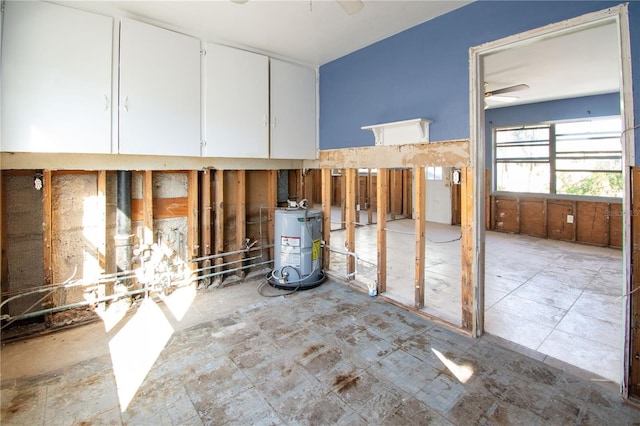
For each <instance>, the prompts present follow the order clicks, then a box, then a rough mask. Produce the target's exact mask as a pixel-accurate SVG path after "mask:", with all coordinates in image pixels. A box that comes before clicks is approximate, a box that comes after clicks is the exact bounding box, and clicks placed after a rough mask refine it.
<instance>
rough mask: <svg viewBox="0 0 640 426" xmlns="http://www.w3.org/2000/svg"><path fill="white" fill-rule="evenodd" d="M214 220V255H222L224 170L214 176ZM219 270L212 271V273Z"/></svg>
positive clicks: (220, 262) (221, 260) (218, 282)
mask: <svg viewBox="0 0 640 426" xmlns="http://www.w3.org/2000/svg"><path fill="white" fill-rule="evenodd" d="M214 194H215V196H214V198H215V220H214V238H215V244H214V249H215V254H220V253H224V170H216V174H215V188H214ZM223 262H224V259H223V258H222V257H219V258H217V259H216V260H215V263H216V265H221V264H222V263H223ZM219 270H220V269H219V268H218V269H214V272H217V271H219ZM222 279H223V278H222V275H218V276H216V279H215V282H216V284H217V285H220V284H221V283H222Z"/></svg>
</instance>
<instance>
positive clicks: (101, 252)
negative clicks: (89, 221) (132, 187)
mask: <svg viewBox="0 0 640 426" xmlns="http://www.w3.org/2000/svg"><path fill="white" fill-rule="evenodd" d="M96 178H97V192H98V216H99V217H98V227H99V228H100V229H102V230H103V232H102V233H101V234H100V241H99V242H98V247H97V248H98V264H99V266H100V269H101V270H102V272H106V271H107V265H106V255H107V172H106V170H100V171H98V173H97V176H96Z"/></svg>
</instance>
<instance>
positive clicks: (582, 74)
mask: <svg viewBox="0 0 640 426" xmlns="http://www.w3.org/2000/svg"><path fill="white" fill-rule="evenodd" d="M616 28H617V27H616V25H615V24H614V23H609V24H606V25H599V26H595V27H590V28H586V29H582V30H580V31H575V32H571V33H568V34H565V35H561V36H557V37H553V38H545V39H541V40H538V41H535V42H533V43H528V44H524V45H523V46H519V47H514V48H509V49H508V50H504V51H502V52H499V53H496V54H492V55H488V56H486V57H485V58H484V71H485V73H484V79H485V82H486V83H487V91H492V90H497V89H500V88H502V87H508V86H513V85H517V84H526V85H528V86H529V88H528V89H525V90H521V91H517V92H513V93H506V94H505V95H507V96H514V97H517V99H512V100H511V101H512V102H509V103H505V102H501V101H500V97H495V98H493V97H489V98H487V99H486V102H487V105H488V107H501V106H510V105H518V104H525V103H532V102H542V101H548V100H551V99H568V98H575V97H579V96H587V95H599V94H604V93H613V92H617V91H619V87H620V67H619V57H620V56H619V53H618V52H619V48H618V35H617V29H616Z"/></svg>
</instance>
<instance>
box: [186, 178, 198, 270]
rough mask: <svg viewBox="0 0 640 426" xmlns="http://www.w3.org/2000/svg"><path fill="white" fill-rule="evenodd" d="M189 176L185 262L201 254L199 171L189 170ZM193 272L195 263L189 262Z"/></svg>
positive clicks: (195, 266) (195, 267)
mask: <svg viewBox="0 0 640 426" xmlns="http://www.w3.org/2000/svg"><path fill="white" fill-rule="evenodd" d="M187 173H188V175H187V182H188V183H187V185H188V189H187V205H188V207H187V212H188V213H187V245H188V248H187V250H186V253H185V259H184V260H185V261H186V262H188V261H189V259H194V258H196V257H198V254H199V253H200V237H199V234H198V194H199V192H200V191H199V190H198V171H197V170H189V171H188V172H187ZM189 267H190V269H191V270H194V269H197V267H198V265H197V264H196V263H195V262H189Z"/></svg>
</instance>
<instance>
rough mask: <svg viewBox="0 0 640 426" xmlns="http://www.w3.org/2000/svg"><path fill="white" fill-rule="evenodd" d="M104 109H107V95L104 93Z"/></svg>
mask: <svg viewBox="0 0 640 426" xmlns="http://www.w3.org/2000/svg"><path fill="white" fill-rule="evenodd" d="M104 110H105V111H108V110H109V97H108V96H107V95H104Z"/></svg>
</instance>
